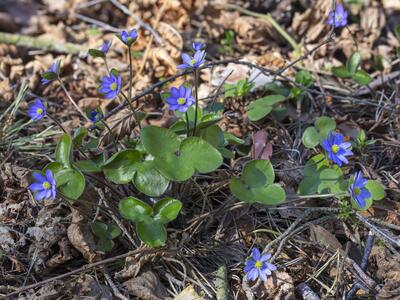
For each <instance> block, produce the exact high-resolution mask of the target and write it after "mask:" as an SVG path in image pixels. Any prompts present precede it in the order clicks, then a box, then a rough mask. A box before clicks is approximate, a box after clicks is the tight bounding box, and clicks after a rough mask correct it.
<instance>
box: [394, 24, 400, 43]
mask: <svg viewBox="0 0 400 300" xmlns="http://www.w3.org/2000/svg"><path fill="white" fill-rule="evenodd" d="M394 33H395V34H396V37H397V39H398V40H399V41H400V25H397V26H396V27H395V29H394Z"/></svg>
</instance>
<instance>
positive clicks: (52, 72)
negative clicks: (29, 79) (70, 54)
mask: <svg viewBox="0 0 400 300" xmlns="http://www.w3.org/2000/svg"><path fill="white" fill-rule="evenodd" d="M59 68H60V61H59V60H58V61H56V62H54V63H53V64H52V65H51V67H50V69H48V70H47V71H46V72H45V73H44V74H46V76H49V78H47V79H46V78H44V77H43V75H44V74H42V81H41V82H42V84H43V85H46V84H48V83H49V82H51V81H53V80H54V79H56V78H57V77H58V73H59Z"/></svg>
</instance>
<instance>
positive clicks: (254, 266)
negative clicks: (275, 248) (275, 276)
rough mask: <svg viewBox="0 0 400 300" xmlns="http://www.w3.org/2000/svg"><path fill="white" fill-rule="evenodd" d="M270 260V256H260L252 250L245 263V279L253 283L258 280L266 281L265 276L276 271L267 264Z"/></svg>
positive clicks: (255, 250) (256, 250)
mask: <svg viewBox="0 0 400 300" xmlns="http://www.w3.org/2000/svg"><path fill="white" fill-rule="evenodd" d="M270 258H271V254H269V253H267V254H264V255H261V253H260V251H259V250H258V249H257V248H253V250H252V254H251V257H250V259H248V260H247V261H246V264H245V266H244V271H245V272H246V276H247V279H249V280H251V281H253V280H256V279H257V278H260V279H261V280H262V281H266V280H267V276H269V275H271V274H272V271H275V270H276V266H275V265H273V264H270V263H268V262H267V260H269V259H270Z"/></svg>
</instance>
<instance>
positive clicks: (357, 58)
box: [346, 52, 361, 74]
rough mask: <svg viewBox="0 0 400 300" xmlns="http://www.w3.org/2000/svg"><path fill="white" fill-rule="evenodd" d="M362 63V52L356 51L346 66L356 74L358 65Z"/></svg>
mask: <svg viewBox="0 0 400 300" xmlns="http://www.w3.org/2000/svg"><path fill="white" fill-rule="evenodd" d="M360 63H361V54H360V52H354V53H353V54H352V55H351V56H350V57H349V60H348V61H347V63H346V68H347V70H348V71H349V72H350V73H351V74H354V73H355V72H356V71H357V69H358V67H359V66H360Z"/></svg>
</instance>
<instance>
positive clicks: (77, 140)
mask: <svg viewBox="0 0 400 300" xmlns="http://www.w3.org/2000/svg"><path fill="white" fill-rule="evenodd" d="M87 134H88V130H87V128H86V127H79V128H78V129H77V130H75V131H74V139H73V144H74V145H75V147H80V146H81V145H82V143H83V139H84V138H85V137H86V136H87Z"/></svg>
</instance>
